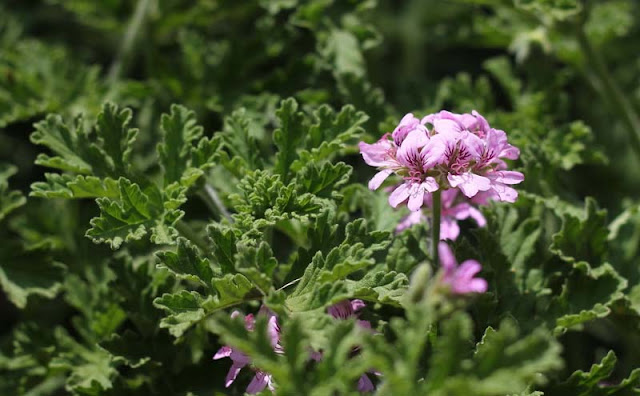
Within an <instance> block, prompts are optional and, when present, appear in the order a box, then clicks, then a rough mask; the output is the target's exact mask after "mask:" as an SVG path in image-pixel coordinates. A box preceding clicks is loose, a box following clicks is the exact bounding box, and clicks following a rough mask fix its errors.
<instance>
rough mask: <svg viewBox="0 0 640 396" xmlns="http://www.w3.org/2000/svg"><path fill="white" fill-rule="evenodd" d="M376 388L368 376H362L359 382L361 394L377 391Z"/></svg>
mask: <svg viewBox="0 0 640 396" xmlns="http://www.w3.org/2000/svg"><path fill="white" fill-rule="evenodd" d="M375 389H376V388H375V386H373V382H371V379H369V377H368V376H367V375H366V374H362V376H360V379H359V380H358V391H360V392H373V391H374V390H375Z"/></svg>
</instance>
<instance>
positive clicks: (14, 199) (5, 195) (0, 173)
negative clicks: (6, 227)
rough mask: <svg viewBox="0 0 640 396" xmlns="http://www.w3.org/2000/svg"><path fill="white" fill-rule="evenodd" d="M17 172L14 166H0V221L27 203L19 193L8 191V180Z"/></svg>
mask: <svg viewBox="0 0 640 396" xmlns="http://www.w3.org/2000/svg"><path fill="white" fill-rule="evenodd" d="M17 171H18V168H16V167H15V166H12V165H7V164H0V221H2V219H4V218H5V217H6V216H7V215H8V214H9V213H11V212H13V211H14V210H16V209H17V208H19V207H21V206H22V205H24V204H25V203H26V202H27V200H26V198H25V197H24V195H22V193H21V192H20V191H11V190H9V178H10V177H11V176H13V175H15V174H16V172H17Z"/></svg>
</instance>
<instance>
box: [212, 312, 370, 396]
mask: <svg viewBox="0 0 640 396" xmlns="http://www.w3.org/2000/svg"><path fill="white" fill-rule="evenodd" d="M364 306H365V305H364V302H363V301H362V300H344V301H341V302H339V303H337V304H334V305H332V306H330V307H329V308H328V309H327V312H328V313H329V315H331V316H333V317H334V318H336V319H342V320H346V319H349V318H357V316H358V314H357V311H359V310H360V309H362V308H364ZM240 315H242V314H241V313H240V312H238V311H233V312H232V313H231V317H232V318H236V317H238V316H240ZM258 315H266V316H267V317H268V322H267V331H268V333H269V338H270V340H271V346H272V347H273V350H274V351H275V352H276V353H278V354H282V353H283V352H284V351H283V349H282V346H281V345H280V326H278V318H277V316H276V314H275V313H273V312H272V311H271V310H270V309H268V308H267V307H265V306H262V307H261V308H260V311H258ZM244 323H245V328H246V329H247V330H249V331H253V329H254V327H255V318H254V316H253V314H248V315H246V316H245V317H244ZM357 323H358V325H359V326H361V327H363V328H367V329H370V328H371V324H370V323H369V322H367V321H365V320H358V321H357ZM227 357H228V358H230V359H231V361H232V364H231V368H230V369H229V372H228V373H227V377H226V379H225V384H224V385H225V387H227V388H228V387H229V386H231V384H232V383H233V382H234V381H235V380H236V378H237V377H238V374H239V373H240V370H242V368H244V367H245V366H246V365H249V364H250V363H251V359H250V358H249V356H247V355H246V354H244V353H243V352H241V351H239V350H238V349H236V348H233V347H231V346H228V345H225V346H223V347H222V348H220V350H218V352H217V353H216V354H215V355H214V356H213V359H215V360H217V359H222V358H227ZM310 358H311V359H312V360H315V361H319V360H321V359H322V352H317V351H312V352H311V354H310ZM254 371H255V373H256V374H255V376H254V377H253V380H252V381H251V382H250V383H249V386H248V387H247V391H246V392H247V393H248V394H250V395H253V394H256V393H259V392H262V391H263V390H264V389H265V388H267V387H268V388H269V390H270V391H271V392H274V391H275V386H274V383H273V377H272V376H271V374H269V373H267V372H265V371H262V370H259V369H257V368H254ZM373 390H375V387H374V385H373V382H371V379H369V377H368V376H367V375H366V374H362V376H361V377H360V379H359V380H358V391H360V392H371V391H373Z"/></svg>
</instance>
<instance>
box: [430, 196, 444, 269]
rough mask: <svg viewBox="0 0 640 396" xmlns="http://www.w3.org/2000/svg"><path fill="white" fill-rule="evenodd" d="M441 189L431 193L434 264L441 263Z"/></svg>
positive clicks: (432, 253)
mask: <svg viewBox="0 0 640 396" xmlns="http://www.w3.org/2000/svg"><path fill="white" fill-rule="evenodd" d="M441 194H442V192H441V191H440V190H437V191H434V192H433V193H431V210H432V213H433V216H432V217H431V257H432V258H433V262H434V264H435V265H436V266H437V265H439V263H440V261H439V258H438V243H439V242H440V211H441V210H442V204H441V202H440V201H441V200H440V195H441Z"/></svg>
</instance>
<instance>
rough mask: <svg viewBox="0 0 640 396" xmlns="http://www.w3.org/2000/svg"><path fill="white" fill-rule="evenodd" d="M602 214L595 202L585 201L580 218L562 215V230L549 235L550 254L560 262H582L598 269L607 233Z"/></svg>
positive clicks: (604, 248)
mask: <svg viewBox="0 0 640 396" xmlns="http://www.w3.org/2000/svg"><path fill="white" fill-rule="evenodd" d="M606 215H607V212H606V210H600V209H598V207H597V204H596V202H595V200H593V199H591V198H587V200H586V203H585V209H584V214H583V215H582V216H581V217H575V216H572V215H569V214H567V215H565V216H564V217H563V221H562V228H561V229H560V231H559V232H558V233H557V234H555V235H553V244H552V245H551V248H550V249H551V251H552V252H554V253H556V254H557V255H559V256H560V258H562V259H563V260H564V261H567V262H570V263H572V262H576V261H580V260H584V261H587V262H589V263H590V264H591V265H592V266H594V267H595V266H598V265H600V264H601V263H602V262H603V260H604V256H605V252H606V250H607V237H608V235H609V230H608V227H607V222H606Z"/></svg>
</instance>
